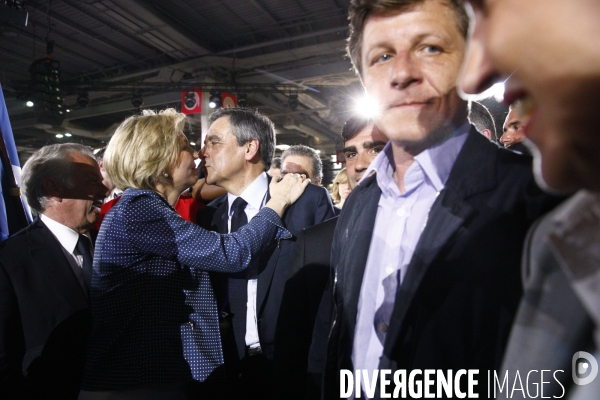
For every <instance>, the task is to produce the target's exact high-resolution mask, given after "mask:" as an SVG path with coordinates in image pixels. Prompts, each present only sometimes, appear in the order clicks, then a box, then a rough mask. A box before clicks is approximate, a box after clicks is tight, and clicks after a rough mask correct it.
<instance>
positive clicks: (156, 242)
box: [83, 189, 291, 390]
mask: <svg viewBox="0 0 600 400" xmlns="http://www.w3.org/2000/svg"><path fill="white" fill-rule="evenodd" d="M290 236H291V234H290V233H289V232H288V231H287V230H286V229H285V228H284V227H283V224H282V222H281V220H280V219H279V217H278V216H277V214H276V213H275V212H274V211H273V210H271V209H269V208H263V209H262V210H261V211H260V212H259V213H258V214H257V215H256V217H254V218H253V219H252V221H251V222H250V223H248V224H247V225H246V226H244V227H243V228H241V229H240V230H239V231H238V232H236V233H233V234H228V235H219V234H217V233H216V232H210V231H206V230H204V229H202V228H200V227H199V226H197V225H195V224H192V223H190V222H187V221H185V220H183V219H182V218H181V217H180V216H179V215H178V214H177V213H176V212H175V210H174V209H173V208H172V207H171V205H170V204H169V203H168V202H167V201H166V200H165V199H164V198H162V197H161V196H160V195H159V194H158V193H156V192H154V191H149V190H138V189H127V190H126V191H125V193H124V194H123V196H122V198H121V200H120V201H119V202H118V203H117V204H116V205H115V206H114V207H113V208H112V209H111V211H110V212H109V213H108V214H107V215H106V217H105V219H104V221H103V223H102V226H101V228H100V232H99V234H98V238H97V240H96V246H95V254H94V266H93V276H92V290H91V303H92V314H93V318H94V327H93V332H92V336H91V338H90V341H89V345H88V354H87V362H86V368H85V376H84V382H83V388H84V390H111V389H119V388H125V387H129V386H133V385H137V384H141V383H146V382H175V381H182V380H187V379H195V380H198V381H204V380H206V379H207V378H208V377H209V376H210V377H211V378H213V377H214V376H215V375H216V374H217V373H216V371H215V370H216V369H217V368H218V367H219V366H220V365H222V364H223V352H222V349H221V342H220V337H219V327H218V315H217V305H216V300H215V296H214V293H213V289H212V285H211V283H210V278H209V275H208V273H207V271H219V272H238V271H241V270H243V269H245V268H246V267H247V266H248V264H249V263H250V261H251V260H252V257H253V256H256V255H258V254H259V253H260V252H261V251H263V250H264V249H266V248H267V247H268V246H269V245H271V244H272V243H273V241H274V240H277V239H283V238H288V237H290Z"/></svg>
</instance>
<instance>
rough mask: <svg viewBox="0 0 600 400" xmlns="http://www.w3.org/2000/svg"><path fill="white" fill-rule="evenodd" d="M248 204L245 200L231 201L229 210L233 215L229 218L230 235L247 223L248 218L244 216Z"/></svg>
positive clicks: (239, 198)
mask: <svg viewBox="0 0 600 400" xmlns="http://www.w3.org/2000/svg"><path fill="white" fill-rule="evenodd" d="M247 205H248V203H247V202H246V200H244V199H242V198H241V197H238V198H237V199H235V200H234V201H233V204H232V205H231V209H232V210H233V215H232V216H231V230H230V233H233V232H237V231H238V229H240V228H241V227H242V226H244V225H246V224H247V223H248V216H246V206H247Z"/></svg>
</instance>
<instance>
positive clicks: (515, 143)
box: [500, 101, 531, 155]
mask: <svg viewBox="0 0 600 400" xmlns="http://www.w3.org/2000/svg"><path fill="white" fill-rule="evenodd" d="M518 110H519V102H518V101H517V102H515V103H514V104H511V105H510V106H509V110H508V114H506V120H505V121H504V126H503V132H504V133H503V134H502V136H501V137H500V142H501V143H502V144H503V145H504V147H505V148H507V149H510V150H512V151H516V152H519V153H521V154H528V155H531V152H530V151H529V149H528V148H527V146H525V145H524V144H523V140H524V139H525V132H524V130H523V126H524V125H525V123H524V122H525V121H524V119H523V116H520V115H519V111H518Z"/></svg>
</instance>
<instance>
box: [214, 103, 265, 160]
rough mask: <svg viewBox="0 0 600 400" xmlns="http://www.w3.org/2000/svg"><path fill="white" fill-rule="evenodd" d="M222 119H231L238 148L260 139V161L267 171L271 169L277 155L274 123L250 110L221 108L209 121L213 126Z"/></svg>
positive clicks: (232, 130) (230, 122)
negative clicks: (272, 161)
mask: <svg viewBox="0 0 600 400" xmlns="http://www.w3.org/2000/svg"><path fill="white" fill-rule="evenodd" d="M221 117H229V124H230V125H231V132H232V133H233V136H235V137H236V139H237V142H238V146H243V145H244V144H246V143H248V142H249V141H250V140H252V139H258V143H259V147H258V150H259V153H260V161H261V162H262V163H263V165H264V166H265V169H269V168H270V167H271V160H272V159H273V154H274V153H275V126H274V125H273V122H272V121H271V120H270V119H269V118H268V117H267V116H266V115H263V114H261V113H259V112H258V111H252V110H250V109H248V108H221V109H219V110H217V111H215V112H214V113H212V114H211V115H210V117H209V121H210V123H211V124H212V123H213V122H215V121H216V120H217V119H219V118H221Z"/></svg>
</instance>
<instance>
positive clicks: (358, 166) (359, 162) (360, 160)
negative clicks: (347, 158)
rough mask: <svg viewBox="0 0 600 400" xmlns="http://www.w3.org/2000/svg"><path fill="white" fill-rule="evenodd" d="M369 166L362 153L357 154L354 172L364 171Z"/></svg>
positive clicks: (369, 161) (365, 156) (368, 160)
mask: <svg viewBox="0 0 600 400" xmlns="http://www.w3.org/2000/svg"><path fill="white" fill-rule="evenodd" d="M369 164H371V160H370V159H369V157H368V156H367V155H366V154H365V153H364V152H359V153H358V154H357V155H356V162H355V163H354V170H355V171H357V172H361V171H364V170H365V169H367V168H368V167H369Z"/></svg>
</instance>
